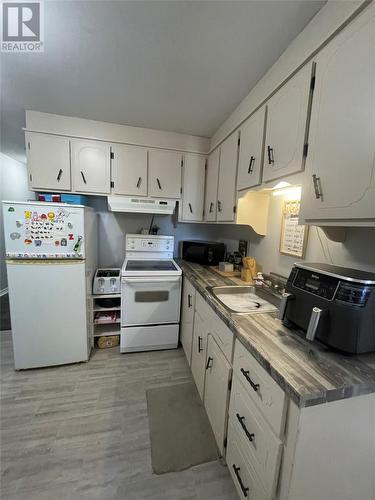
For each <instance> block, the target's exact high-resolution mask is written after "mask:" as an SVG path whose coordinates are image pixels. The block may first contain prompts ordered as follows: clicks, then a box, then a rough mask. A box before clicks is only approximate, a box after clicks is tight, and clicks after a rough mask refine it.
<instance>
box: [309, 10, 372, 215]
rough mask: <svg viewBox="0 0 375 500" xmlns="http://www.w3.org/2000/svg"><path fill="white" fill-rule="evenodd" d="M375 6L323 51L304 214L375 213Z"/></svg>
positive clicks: (317, 68)
mask: <svg viewBox="0 0 375 500" xmlns="http://www.w3.org/2000/svg"><path fill="white" fill-rule="evenodd" d="M374 56H375V8H374V7H371V9H370V10H368V11H367V10H366V11H365V12H364V13H363V14H362V15H361V16H360V17H359V18H358V19H357V20H356V21H355V22H353V24H352V25H351V26H349V27H348V28H347V29H345V31H343V32H342V33H341V34H340V35H339V36H338V37H337V38H335V39H334V40H333V41H332V42H331V43H330V44H329V45H328V46H327V47H326V48H325V49H324V50H323V51H322V52H321V53H320V54H319V56H318V58H317V67H316V83H315V93H314V98H313V106H312V114H311V125H310V137H309V151H308V155H307V159H306V177H305V183H304V185H303V190H302V199H301V217H302V218H304V219H317V220H324V219H332V220H335V219H336V220H339V219H370V218H372V219H374V218H375V59H374Z"/></svg>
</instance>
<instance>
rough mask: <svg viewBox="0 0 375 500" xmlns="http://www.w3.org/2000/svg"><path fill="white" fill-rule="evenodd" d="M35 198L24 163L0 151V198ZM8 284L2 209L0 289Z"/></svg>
mask: <svg viewBox="0 0 375 500" xmlns="http://www.w3.org/2000/svg"><path fill="white" fill-rule="evenodd" d="M28 199H35V195H34V193H32V192H30V191H29V190H28V187H27V172H26V165H25V164H24V163H20V162H18V161H16V160H13V159H12V158H9V156H5V155H4V154H2V153H0V200H1V201H3V200H12V201H25V200H28ZM7 286H8V281H7V276H6V266H5V244H4V229H3V210H2V207H1V212H0V291H1V290H4V289H5V288H7Z"/></svg>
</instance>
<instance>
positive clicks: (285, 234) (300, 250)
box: [280, 200, 309, 259]
mask: <svg viewBox="0 0 375 500" xmlns="http://www.w3.org/2000/svg"><path fill="white" fill-rule="evenodd" d="M299 208H300V202H299V200H293V201H284V204H283V213H282V219H281V237H280V253H282V254H285V255H292V256H293V257H300V258H302V259H303V258H304V256H305V252H306V246H307V238H308V233H309V227H308V226H304V225H299V224H298V217H299Z"/></svg>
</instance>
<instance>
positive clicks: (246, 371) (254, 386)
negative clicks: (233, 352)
mask: <svg viewBox="0 0 375 500" xmlns="http://www.w3.org/2000/svg"><path fill="white" fill-rule="evenodd" d="M240 371H241V373H242V375H243V376H244V377H245V379H246V380H247V381H248V382H249V384H250V385H251V387H252V389H253V390H254V391H255V392H257V390H258V389H259V384H254V382H253V381H252V380H251V378H250V377H249V370H244V369H243V368H241V370H240Z"/></svg>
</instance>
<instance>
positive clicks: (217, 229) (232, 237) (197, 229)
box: [91, 197, 253, 267]
mask: <svg viewBox="0 0 375 500" xmlns="http://www.w3.org/2000/svg"><path fill="white" fill-rule="evenodd" d="M91 206H93V207H94V208H95V210H96V211H97V213H98V219H99V220H98V238H99V266H101V267H105V266H118V267H121V265H122V263H123V261H124V256H125V235H126V234H127V233H138V232H139V231H140V230H141V229H142V228H149V226H150V222H151V217H152V215H150V214H130V213H124V214H122V213H114V212H109V211H108V209H107V200H106V198H101V197H97V198H91ZM154 224H155V225H157V226H159V227H160V231H159V234H164V235H171V236H174V237H175V252H174V253H175V256H179V243H180V242H181V241H182V240H184V239H199V240H211V241H212V240H214V241H223V242H224V243H225V244H226V245H227V248H228V250H229V251H231V252H233V251H234V250H237V249H238V240H240V239H244V240H249V239H250V238H251V236H252V234H253V231H252V229H251V228H249V227H247V226H229V225H214V224H187V223H178V224H176V227H174V225H173V223H172V217H171V216H170V215H159V216H155V219H154Z"/></svg>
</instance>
